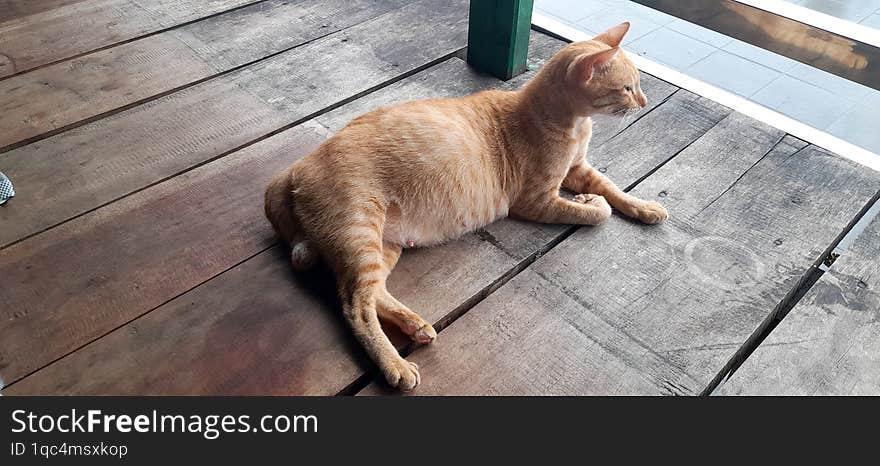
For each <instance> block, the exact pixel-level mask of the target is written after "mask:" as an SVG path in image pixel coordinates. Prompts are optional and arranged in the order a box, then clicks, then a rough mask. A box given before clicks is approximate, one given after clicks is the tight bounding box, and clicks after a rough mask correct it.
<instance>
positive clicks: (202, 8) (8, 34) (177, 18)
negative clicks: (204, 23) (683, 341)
mask: <svg viewBox="0 0 880 466" xmlns="http://www.w3.org/2000/svg"><path fill="white" fill-rule="evenodd" d="M29 3H39V2H29ZM55 3H57V2H55ZM248 3H255V1H254V0H209V1H205V0H155V1H150V2H138V1H134V0H83V1H79V2H65V4H63V5H60V6H57V7H56V8H51V9H47V10H45V11H42V12H36V13H34V14H30V15H27V16H23V17H17V18H13V19H10V20H8V21H4V22H2V23H0V78H2V77H4V76H10V75H13V74H16V73H22V72H25V71H28V70H30V69H33V68H36V67H38V66H41V65H45V64H47V63H52V62H55V61H59V60H63V59H66V58H70V57H73V56H76V55H80V54H83V53H86V52H89V51H92V50H95V49H99V48H102V47H107V46H109V45H113V44H115V43H117V42H122V41H126V40H131V39H134V38H136V37H138V36H141V35H144V34H149V33H151V32H155V31H159V30H162V29H166V28H170V27H173V26H176V25H179V24H183V23H186V22H189V21H193V20H197V19H199V18H203V17H205V16H210V15H212V14H216V13H220V12H222V11H226V10H229V9H232V8H236V7H240V6H243V5H246V4H248ZM30 11H34V10H33V9H30Z"/></svg>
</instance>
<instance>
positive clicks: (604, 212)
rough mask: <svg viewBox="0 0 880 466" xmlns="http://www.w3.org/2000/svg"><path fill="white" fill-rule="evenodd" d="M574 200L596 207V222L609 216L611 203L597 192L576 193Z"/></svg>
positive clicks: (600, 221) (602, 220)
mask: <svg viewBox="0 0 880 466" xmlns="http://www.w3.org/2000/svg"><path fill="white" fill-rule="evenodd" d="M574 201H575V202H577V203H580V204H585V205H589V206H593V207H595V208H596V209H597V212H598V218H597V219H596V220H597V223H602V222H604V221H605V220H608V219H609V218H610V217H611V205H610V204H608V201H606V200H605V197H603V196H600V195H598V194H578V195H577V196H575V197H574Z"/></svg>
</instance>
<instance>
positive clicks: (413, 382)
mask: <svg viewBox="0 0 880 466" xmlns="http://www.w3.org/2000/svg"><path fill="white" fill-rule="evenodd" d="M383 372H384V373H385V380H386V381H388V385H390V386H391V387H392V388H398V389H400V390H401V391H404V392H408V391H410V390H412V389H414V388H416V386H418V385H419V383H421V381H422V377H421V376H420V375H419V366H418V365H416V363H414V362H409V361H407V360H406V359H403V358H398V360H397V361H395V362H394V363H393V364H390V365H389V366H388V367H387V368H385V369H384V370H383Z"/></svg>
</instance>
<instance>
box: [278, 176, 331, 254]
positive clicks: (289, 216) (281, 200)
mask: <svg viewBox="0 0 880 466" xmlns="http://www.w3.org/2000/svg"><path fill="white" fill-rule="evenodd" d="M293 189H294V186H293V176H292V173H291V170H290V169H286V170H284V171H282V172H281V173H279V174H278V175H276V176H275V178H273V179H272V181H271V182H269V186H268V187H267V188H266V204H265V209H266V218H268V219H269V223H271V224H272V228H274V229H275V233H277V234H278V237H280V238H281V239H282V240H283V241H285V242H287V243H288V244H289V245H290V262H291V264H292V265H293V268H294V269H296V270H308V269H310V268H312V267H314V266H315V264H317V263H318V260H319V259H320V258H321V256H320V253H319V252H318V246H317V245H316V244H315V243H314V242H313V241H310V240H309V239H307V238H306V237H305V235H304V234H303V232H302V228H301V227H300V224H299V220H298V219H297V217H296V213H295V210H294V200H293Z"/></svg>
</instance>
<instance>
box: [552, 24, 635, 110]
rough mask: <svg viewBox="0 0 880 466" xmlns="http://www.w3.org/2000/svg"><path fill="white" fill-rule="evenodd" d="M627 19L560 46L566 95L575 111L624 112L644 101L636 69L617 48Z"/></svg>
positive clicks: (624, 30)
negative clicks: (591, 37)
mask: <svg viewBox="0 0 880 466" xmlns="http://www.w3.org/2000/svg"><path fill="white" fill-rule="evenodd" d="M627 31H629V23H622V24H619V25H617V26H615V27H613V28H611V29H609V30H607V31H605V32H603V33H602V34H599V35H598V36H596V37H595V38H593V40H588V41H583V42H575V43H573V44H570V45H568V46H567V47H566V48H565V49H563V52H564V56H563V57H562V58H563V61H562V63H560V64H561V65H562V66H563V67H564V68H563V70H564V73H563V74H564V79H565V81H566V85H565V87H566V90H567V93H568V98H569V99H571V102H572V104H574V105H575V106H576V109H577V110H578V111H579V112H583V113H587V114H606V115H624V114H625V113H626V112H628V111H633V110H637V109H639V108H642V107H644V106H646V105H647V104H648V98H647V97H646V96H645V93H644V92H642V87H641V85H640V82H639V70H638V69H637V68H636V67H635V65H633V63H632V61H630V59H629V58H627V56H626V54H625V53H623V51H622V50H621V49H620V43H621V41H623V37H624V36H625V35H626V33H627Z"/></svg>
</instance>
